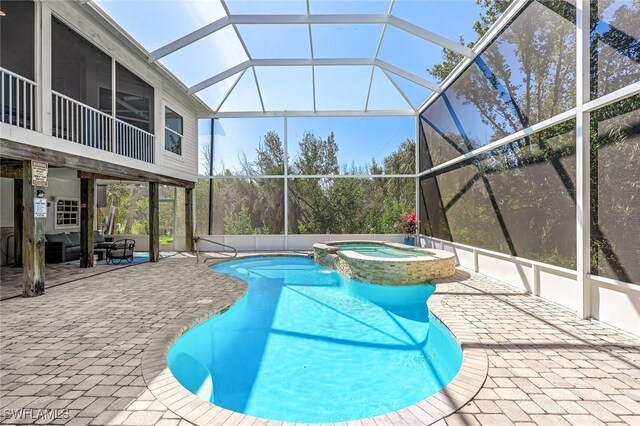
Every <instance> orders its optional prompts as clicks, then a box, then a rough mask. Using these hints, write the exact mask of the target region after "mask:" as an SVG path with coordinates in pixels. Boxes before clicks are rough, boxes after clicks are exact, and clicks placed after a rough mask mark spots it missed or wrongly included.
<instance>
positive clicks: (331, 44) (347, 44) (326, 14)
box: [92, 0, 482, 115]
mask: <svg viewBox="0 0 640 426" xmlns="http://www.w3.org/2000/svg"><path fill="white" fill-rule="evenodd" d="M92 2H93V3H94V4H95V5H97V6H98V7H99V8H101V9H103V10H104V11H105V12H106V13H107V14H108V15H109V16H110V17H111V18H112V19H113V20H114V21H115V22H116V23H117V24H119V25H120V26H121V27H122V28H123V29H124V30H125V31H127V32H128V33H129V34H130V35H131V36H132V37H133V38H134V39H136V40H137V41H138V42H139V43H140V44H141V45H142V46H143V47H144V48H145V49H146V50H147V51H148V52H149V60H150V62H154V61H158V62H159V63H161V64H162V65H163V66H165V67H166V68H168V69H169V70H170V71H171V72H173V73H174V74H175V75H176V76H177V77H178V78H179V79H181V80H182V81H183V82H184V83H185V85H187V86H188V87H189V92H190V93H193V94H196V96H199V97H201V98H202V99H203V100H204V101H205V102H206V103H207V104H208V105H209V106H210V107H211V109H212V110H213V111H215V112H216V113H220V115H233V114H235V113H243V114H251V113H256V115H259V114H264V113H281V112H284V111H290V112H349V113H358V112H361V113H371V112H378V113H389V114H390V115H396V114H407V115H409V114H415V111H416V110H418V109H419V107H420V105H421V104H422V103H423V102H424V101H425V100H426V99H427V97H428V96H429V95H431V94H432V93H434V92H439V91H440V90H441V83H442V82H441V81H440V80H439V79H438V78H436V76H435V75H433V74H432V72H431V68H432V67H433V66H434V65H436V64H438V63H440V62H442V61H443V54H444V51H445V50H447V49H448V50H451V51H454V52H456V53H457V54H459V55H461V56H460V57H462V58H473V57H474V55H475V52H474V51H473V50H472V49H470V48H468V47H466V45H464V44H462V43H461V39H464V42H465V43H469V42H474V41H476V39H477V34H476V32H475V31H474V29H473V24H474V23H475V22H476V21H478V19H479V17H480V13H481V12H482V8H481V6H479V5H478V4H476V2H475V0H455V1H451V0H373V1H367V0H340V1H327V0H284V1H272V0H226V1H225V0H186V1H185V0H145V1H140V0H93V1H92Z"/></svg>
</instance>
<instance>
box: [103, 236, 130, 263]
mask: <svg viewBox="0 0 640 426" xmlns="http://www.w3.org/2000/svg"><path fill="white" fill-rule="evenodd" d="M135 247H136V242H135V241H134V240H130V239H124V240H118V241H115V242H113V243H112V244H111V246H109V247H108V248H107V263H111V264H113V265H119V264H120V263H122V261H123V260H126V261H127V262H128V263H132V262H133V251H134V249H135Z"/></svg>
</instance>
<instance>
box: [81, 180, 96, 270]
mask: <svg viewBox="0 0 640 426" xmlns="http://www.w3.org/2000/svg"><path fill="white" fill-rule="evenodd" d="M95 183H96V180H95V179H90V178H82V179H80V267H81V268H93V267H94V266H95V261H94V258H93V217H94V215H95V210H96V206H95V204H96V203H95Z"/></svg>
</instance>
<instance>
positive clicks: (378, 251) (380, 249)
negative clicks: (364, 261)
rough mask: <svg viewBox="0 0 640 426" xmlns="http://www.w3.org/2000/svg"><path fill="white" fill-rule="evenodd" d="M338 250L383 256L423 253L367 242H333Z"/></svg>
mask: <svg viewBox="0 0 640 426" xmlns="http://www.w3.org/2000/svg"><path fill="white" fill-rule="evenodd" d="M334 246H335V247H337V248H338V249H339V250H351V251H355V252H356V253H360V254H364V255H365V256H373V257H385V258H407V257H420V256H424V255H425V254H424V253H416V252H412V251H408V250H401V249H397V248H394V247H389V246H385V245H382V244H367V243H336V244H334Z"/></svg>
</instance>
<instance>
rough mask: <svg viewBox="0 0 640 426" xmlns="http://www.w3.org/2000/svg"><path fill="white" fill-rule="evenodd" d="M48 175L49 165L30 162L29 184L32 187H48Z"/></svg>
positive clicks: (42, 162) (41, 162)
mask: <svg viewBox="0 0 640 426" xmlns="http://www.w3.org/2000/svg"><path fill="white" fill-rule="evenodd" d="M48 174H49V163H45V162H44V161H31V184H32V185H33V186H44V187H48V186H49V182H48V181H47V176H48ZM45 217H46V216H45Z"/></svg>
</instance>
